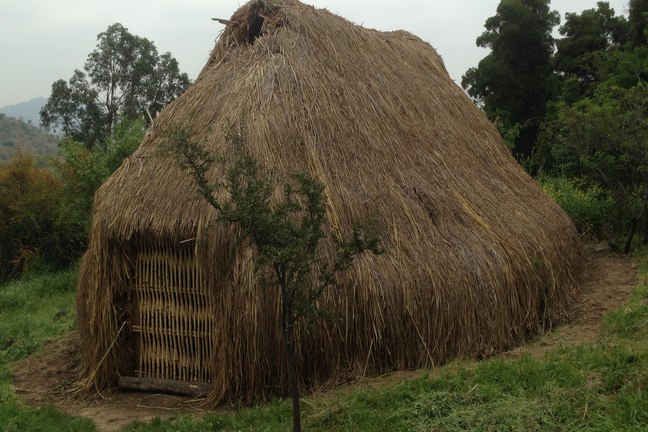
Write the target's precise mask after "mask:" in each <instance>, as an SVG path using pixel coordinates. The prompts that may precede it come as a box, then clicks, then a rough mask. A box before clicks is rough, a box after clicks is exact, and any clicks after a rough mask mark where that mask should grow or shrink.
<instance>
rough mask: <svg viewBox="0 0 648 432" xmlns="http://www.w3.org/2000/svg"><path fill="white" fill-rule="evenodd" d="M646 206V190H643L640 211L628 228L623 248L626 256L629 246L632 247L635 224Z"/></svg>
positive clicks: (647, 199) (647, 196) (647, 202)
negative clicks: (628, 231)
mask: <svg viewBox="0 0 648 432" xmlns="http://www.w3.org/2000/svg"><path fill="white" fill-rule="evenodd" d="M647 206H648V188H647V189H646V190H645V194H644V196H643V201H642V203H641V209H640V210H639V213H638V214H637V216H635V217H634V218H632V227H631V228H630V234H628V239H627V240H626V244H625V247H624V248H623V253H626V254H627V253H629V252H630V246H632V238H633V237H634V235H635V231H636V229H637V224H638V223H639V220H641V218H642V217H643V215H644V213H645V212H646V207H647Z"/></svg>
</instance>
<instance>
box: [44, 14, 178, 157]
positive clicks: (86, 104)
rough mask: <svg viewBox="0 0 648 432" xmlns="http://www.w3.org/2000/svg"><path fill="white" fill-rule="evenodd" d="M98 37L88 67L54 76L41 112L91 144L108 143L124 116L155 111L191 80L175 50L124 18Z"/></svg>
mask: <svg viewBox="0 0 648 432" xmlns="http://www.w3.org/2000/svg"><path fill="white" fill-rule="evenodd" d="M97 40H98V43H97V47H96V49H95V50H94V51H92V52H91V53H90V54H89V55H88V59H87V61H86V64H85V67H84V71H80V70H78V69H77V70H75V71H74V74H73V75H72V78H70V80H69V81H67V82H66V81H64V80H58V81H56V82H54V83H53V84H52V93H51V95H50V97H49V99H48V102H47V104H46V105H45V106H44V107H43V109H42V110H41V113H40V114H41V123H42V124H43V126H45V127H54V126H59V127H61V128H62V131H63V133H64V134H65V135H66V136H68V137H69V138H71V139H73V140H75V141H78V142H81V143H83V144H84V145H86V147H88V148H92V147H94V146H97V145H101V144H103V143H104V142H105V137H106V136H107V135H110V134H112V132H113V131H114V130H115V126H116V125H117V123H118V122H119V119H120V118H123V117H122V116H124V117H126V118H130V119H135V118H138V117H140V116H146V117H147V116H148V114H150V115H151V116H154V115H155V113H156V112H158V111H159V110H160V109H162V107H163V106H164V104H166V103H168V102H171V101H172V100H174V99H175V98H177V97H178V96H179V95H180V94H182V93H183V92H184V91H185V90H186V89H187V88H188V87H189V85H190V80H189V78H188V76H187V74H186V73H181V72H180V69H179V65H178V62H177V61H176V59H175V58H173V57H172V56H171V53H169V52H166V53H164V54H162V55H159V54H158V52H157V49H156V48H155V45H154V44H153V42H151V41H150V40H148V39H146V38H142V37H139V36H135V35H133V34H131V33H129V31H128V29H126V28H125V27H123V26H122V25H121V24H112V25H110V26H109V27H108V29H106V31H104V32H102V33H100V34H99V35H98V36H97Z"/></svg>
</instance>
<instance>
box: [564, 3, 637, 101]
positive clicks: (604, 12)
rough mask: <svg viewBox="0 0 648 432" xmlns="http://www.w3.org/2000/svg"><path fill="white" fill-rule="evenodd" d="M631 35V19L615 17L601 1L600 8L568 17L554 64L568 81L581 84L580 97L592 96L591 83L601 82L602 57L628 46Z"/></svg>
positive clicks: (612, 10)
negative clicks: (626, 43)
mask: <svg viewBox="0 0 648 432" xmlns="http://www.w3.org/2000/svg"><path fill="white" fill-rule="evenodd" d="M628 33H629V25H628V22H627V20H626V19H625V17H623V16H615V14H614V9H612V8H611V7H610V4H609V3H608V2H598V3H597V7H596V9H587V10H584V11H583V12H581V13H580V14H577V13H567V14H566V15H565V24H564V25H563V26H561V27H560V34H561V35H562V36H563V38H562V39H559V40H558V41H557V42H556V47H557V50H556V55H555V56H554V64H555V69H556V71H557V72H558V73H560V74H561V75H562V76H563V78H565V80H570V79H571V81H570V84H572V83H577V84H578V86H579V87H580V89H582V91H581V92H580V93H581V94H579V95H577V97H580V96H581V95H582V94H583V93H585V94H588V93H587V91H588V90H591V84H592V83H594V82H596V81H598V80H600V79H601V77H600V76H599V74H598V66H599V64H600V62H601V56H603V55H604V53H606V52H607V51H609V50H610V49H611V48H613V47H617V48H620V47H621V46H622V45H623V44H625V42H626V41H627V39H628ZM570 87H571V86H570ZM572 93H574V92H572ZM590 95H591V94H590ZM568 102H569V101H568Z"/></svg>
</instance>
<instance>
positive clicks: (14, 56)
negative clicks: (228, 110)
mask: <svg viewBox="0 0 648 432" xmlns="http://www.w3.org/2000/svg"><path fill="white" fill-rule="evenodd" d="M302 1H303V2H304V3H309V4H312V5H314V6H316V7H318V8H327V9H329V10H330V11H331V12H334V13H336V14H338V15H341V16H343V17H344V18H346V19H348V20H350V21H353V22H355V23H357V24H362V25H363V26H365V27H370V28H376V29H379V30H386V31H387V30H399V29H403V30H407V31H409V32H411V33H414V34H415V35H417V36H419V37H420V38H422V39H423V40H425V41H427V42H429V43H430V44H431V45H432V46H433V47H434V48H435V49H436V50H437V51H438V52H439V54H440V55H441V56H442V57H443V59H444V61H445V64H446V68H447V69H448V72H449V73H450V76H451V77H452V78H453V79H454V80H455V82H457V83H458V84H459V83H460V82H461V76H462V75H463V74H464V73H465V72H466V70H467V69H468V68H470V67H473V66H476V65H477V64H478V62H479V60H480V59H482V58H483V57H484V56H485V55H486V54H487V53H488V52H487V51H486V50H484V49H481V48H477V46H476V45H475V39H476V38H477V37H478V36H479V35H480V34H481V33H482V32H483V31H484V22H485V21H486V19H487V18H488V17H490V16H493V15H495V13H496V9H497V5H498V4H499V0H399V1H390V2H384V3H383V2H378V1H375V0H373V1H369V0H302ZM596 1H597V0H553V1H552V2H551V8H552V9H553V10H558V11H559V12H560V15H561V21H563V22H564V16H565V13H566V12H578V13H580V12H581V11H583V10H585V9H592V8H595V7H596ZM244 3H246V1H243V0H182V1H181V0H111V1H106V0H55V1H52V0H0V59H2V63H1V66H0V107H4V106H7V105H13V104H16V103H19V102H25V101H28V100H30V99H32V98H34V97H38V96H42V97H49V95H50V91H51V85H52V83H53V82H54V81H56V80H58V79H64V80H66V81H67V80H69V79H70V77H71V76H72V73H73V72H74V69H81V70H83V66H84V64H85V61H86V58H87V56H88V54H89V53H90V52H92V51H93V50H94V49H95V47H96V44H97V35H98V34H99V33H101V32H103V31H104V30H106V28H107V27H108V26H109V25H110V24H113V23H116V22H118V23H121V24H122V25H124V26H125V27H126V28H128V30H129V31H130V33H132V34H134V35H137V36H141V37H145V38H147V39H149V40H151V41H153V43H154V44H155V46H156V47H157V50H158V52H159V53H160V54H162V53H164V52H167V51H170V52H171V54H172V55H173V56H174V57H175V58H176V59H177V60H178V62H179V63H180V70H181V71H182V72H186V73H187V74H188V75H189V77H190V78H191V79H195V78H196V76H197V75H198V73H199V72H200V70H201V69H202V66H203V65H204V64H205V62H206V61H207V58H208V56H209V52H210V50H211V49H212V47H213V45H214V41H215V40H216V38H217V37H218V35H219V33H220V31H221V30H222V29H223V25H222V24H219V23H217V22H216V21H212V20H211V18H212V17H215V18H225V19H227V18H229V17H231V16H232V14H233V13H234V11H235V10H236V9H238V7H239V6H240V5H242V4H244ZM609 3H610V5H611V6H612V7H613V8H614V10H615V12H616V14H617V15H619V14H625V15H627V0H609Z"/></svg>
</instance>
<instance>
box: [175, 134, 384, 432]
mask: <svg viewBox="0 0 648 432" xmlns="http://www.w3.org/2000/svg"><path fill="white" fill-rule="evenodd" d="M228 136H229V139H230V141H231V143H232V145H233V146H234V147H235V148H236V151H235V152H234V156H233V157H232V158H231V159H224V158H217V157H215V156H214V155H212V154H210V153H209V152H208V151H206V150H205V149H203V148H202V147H201V146H200V145H199V144H198V143H197V142H195V141H194V140H193V134H192V133H191V132H190V131H187V130H186V129H172V130H170V131H168V134H167V142H166V143H167V145H166V152H165V153H166V154H167V155H169V154H170V155H171V156H173V157H175V158H176V161H177V162H178V164H179V165H180V167H181V168H182V169H183V170H185V171H186V172H187V173H188V174H189V175H191V176H192V177H193V179H194V180H195V182H196V185H197V188H198V194H199V195H200V196H201V197H202V198H204V199H205V200H207V202H208V203H209V204H210V205H211V206H212V207H214V208H215V209H216V210H218V216H217V222H219V223H220V224H222V225H224V226H228V225H230V224H236V226H237V227H238V228H239V232H240V234H239V237H238V239H237V243H236V245H237V246H241V245H242V244H244V243H246V244H248V245H250V246H252V247H254V248H255V249H256V251H257V258H256V262H255V268H256V271H257V273H258V275H260V276H261V278H262V279H263V280H264V282H265V285H267V286H268V287H276V288H277V293H278V296H279V301H280V302H281V319H280V327H281V328H280V332H281V340H282V346H283V349H284V353H285V359H286V366H287V373H288V379H289V385H290V393H291V398H292V407H293V430H294V431H301V409H300V391H299V384H298V379H297V370H296V367H295V357H294V347H293V333H294V328H295V324H296V323H297V322H299V321H300V320H302V319H306V320H308V322H311V321H312V320H314V319H316V318H318V317H321V316H322V315H327V313H326V311H324V310H322V309H321V308H320V307H319V306H318V304H317V301H318V299H319V298H320V297H321V295H322V293H323V292H324V291H325V290H326V289H328V288H337V287H338V280H337V275H339V274H340V273H341V272H343V271H345V270H346V269H348V268H349V267H350V266H351V265H352V263H353V259H354V257H355V256H356V255H358V254H360V253H363V252H364V251H370V252H372V253H375V254H380V253H382V252H383V251H382V249H381V247H380V244H381V242H380V239H379V238H378V237H377V236H376V235H375V233H374V230H373V224H370V225H369V226H368V227H361V226H360V225H355V226H354V227H353V229H352V232H351V237H350V238H349V239H346V240H345V239H342V238H341V237H336V236H334V237H333V241H334V243H335V246H336V252H335V255H334V257H333V259H329V258H328V257H324V256H322V255H321V254H320V248H319V247H320V241H321V240H323V239H325V238H327V237H328V236H327V234H326V232H325V229H324V224H325V221H326V199H325V195H324V185H323V184H322V183H320V182H318V181H317V180H316V179H314V178H312V177H311V176H310V175H308V174H295V175H293V176H292V177H291V179H290V180H289V181H287V182H286V184H285V187H284V190H283V200H282V201H280V202H278V203H273V202H272V201H271V195H272V192H273V185H271V184H270V183H269V182H268V180H267V179H266V178H265V177H264V176H263V175H262V169H261V168H260V167H259V165H258V163H257V161H256V160H255V159H254V158H253V157H252V156H251V155H250V154H249V153H248V152H246V151H245V150H244V149H243V147H242V142H241V137H240V135H237V134H235V133H230V134H229V135H228ZM214 163H220V164H222V165H224V166H225V167H226V169H225V173H226V174H225V179H224V181H223V182H219V183H213V182H211V181H210V180H209V179H208V176H207V173H208V171H209V170H210V169H211V167H212V166H213V165H214ZM222 190H225V191H227V192H228V194H229V198H228V199H226V200H223V199H221V198H219V193H220V192H221V191H222Z"/></svg>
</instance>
